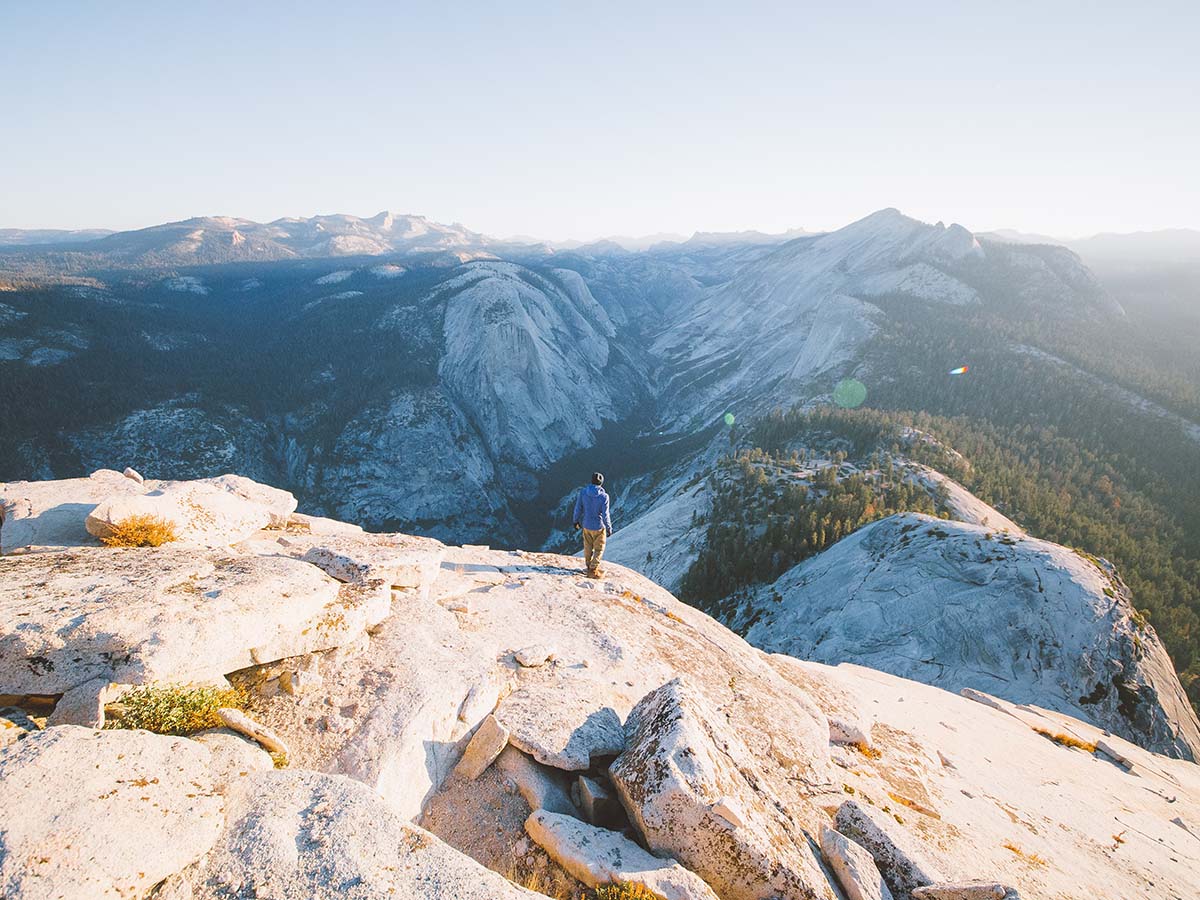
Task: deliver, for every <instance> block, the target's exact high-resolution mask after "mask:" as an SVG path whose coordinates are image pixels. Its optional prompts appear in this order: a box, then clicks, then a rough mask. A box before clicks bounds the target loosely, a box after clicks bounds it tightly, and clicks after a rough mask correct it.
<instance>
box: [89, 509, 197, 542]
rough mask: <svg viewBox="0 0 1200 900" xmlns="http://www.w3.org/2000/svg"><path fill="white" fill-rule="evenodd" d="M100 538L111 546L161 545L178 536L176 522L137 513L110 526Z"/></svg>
mask: <svg viewBox="0 0 1200 900" xmlns="http://www.w3.org/2000/svg"><path fill="white" fill-rule="evenodd" d="M109 532H110V533H109V534H108V535H107V536H106V537H103V538H101V539H100V540H101V541H103V542H104V543H105V544H107V545H108V546H109V547H161V546H162V545H163V544H168V543H170V542H171V541H174V540H176V539H177V538H178V535H177V534H176V531H175V523H174V522H172V521H171V520H170V519H164V518H163V517H162V516H152V515H135V516H128V517H126V518H124V519H121V520H120V521H119V522H114V523H113V524H112V525H110V526H109Z"/></svg>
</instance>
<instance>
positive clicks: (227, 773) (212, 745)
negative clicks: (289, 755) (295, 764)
mask: <svg viewBox="0 0 1200 900" xmlns="http://www.w3.org/2000/svg"><path fill="white" fill-rule="evenodd" d="M190 737H191V739H192V740H193V741H197V742H198V743H201V744H203V745H204V746H205V747H207V748H208V750H209V753H210V754H211V755H212V756H211V759H210V760H209V768H210V770H211V771H212V776H213V784H214V785H215V786H216V787H217V789H218V790H222V791H226V790H228V788H229V785H230V784H232V783H233V782H236V781H237V780H238V779H240V778H245V777H247V776H248V775H250V774H251V773H253V772H265V771H267V770H269V769H273V768H275V764H274V762H273V761H272V759H271V755H270V754H269V753H268V752H267V751H266V750H264V749H263V748H262V746H261V745H259V744H258V743H257V742H255V741H253V740H251V739H249V738H246V737H243V736H242V735H241V734H239V733H238V732H236V731H234V730H232V729H225V728H211V729H208V730H207V731H201V732H198V733H197V734H193V735H191V736H190Z"/></svg>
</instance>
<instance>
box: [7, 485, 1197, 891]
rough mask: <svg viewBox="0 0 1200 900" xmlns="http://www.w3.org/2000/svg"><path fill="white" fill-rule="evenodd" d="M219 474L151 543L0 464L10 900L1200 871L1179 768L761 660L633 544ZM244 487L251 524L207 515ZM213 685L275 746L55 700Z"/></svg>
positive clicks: (924, 887)
mask: <svg viewBox="0 0 1200 900" xmlns="http://www.w3.org/2000/svg"><path fill="white" fill-rule="evenodd" d="M118 479H122V481H118ZM124 482H128V485H126V484H125V483H124ZM174 484H175V485H179V483H174ZM220 484H221V485H224V487H218V486H217V485H214V484H213V483H209V482H194V483H188V484H186V485H183V486H179V487H177V488H175V490H176V491H181V492H183V493H185V494H186V495H187V496H188V497H191V498H192V499H193V500H194V503H193V505H192V507H191V508H190V509H191V514H193V515H194V516H195V517H196V518H197V519H200V520H207V519H212V520H213V521H229V522H230V523H235V524H236V527H233V525H231V526H230V528H229V530H226V531H221V530H220V529H219V528H217V527H216V526H214V527H213V528H209V529H208V530H207V531H198V530H193V531H190V532H188V533H187V534H186V535H185V537H184V539H183V540H181V541H179V542H177V543H176V544H174V545H171V544H168V545H164V547H160V548H156V549H152V548H129V549H120V548H111V547H105V546H102V545H100V544H99V542H98V540H97V538H96V537H95V536H93V535H92V534H90V533H89V531H88V530H87V528H86V527H85V525H86V522H87V520H88V516H89V514H91V513H94V512H95V511H96V508H97V507H102V506H103V505H104V504H105V503H109V505H110V506H111V505H113V504H114V503H118V502H119V503H126V502H128V500H129V498H131V497H135V498H139V499H138V500H137V501H136V503H138V504H144V505H147V506H153V504H154V503H156V502H157V503H158V504H159V507H158V508H159V509H160V510H161V511H162V512H163V513H164V514H167V515H172V514H178V513H177V510H178V509H179V507H178V505H177V504H175V503H174V501H173V500H172V495H171V493H170V492H168V491H167V490H165V488H163V487H162V486H160V485H155V484H139V483H138V482H137V481H136V480H135V479H133V478H132V477H125V476H121V475H119V474H117V473H98V474H97V475H95V476H93V477H92V478H89V479H80V480H76V481H73V482H49V483H41V484H39V483H30V482H26V483H17V484H13V485H2V486H0V501H2V505H0V508H3V510H4V516H5V517H4V522H3V526H2V527H3V531H0V539H2V540H4V541H5V543H4V544H3V547H4V554H5V555H4V556H3V557H0V572H2V575H3V577H2V578H0V606H2V607H3V609H4V615H3V616H0V623H3V624H0V693H2V694H4V695H5V698H4V702H6V703H9V704H12V706H11V707H10V708H9V709H6V710H5V712H4V718H3V720H2V721H3V723H4V725H5V728H4V729H3V730H2V731H0V740H3V742H4V743H5V744H6V746H5V747H4V748H3V749H0V775H2V777H0V803H2V804H3V807H4V808H5V809H6V810H8V811H9V813H8V815H6V816H5V817H4V819H3V820H2V821H0V848H3V849H0V884H3V890H4V893H5V895H6V896H13V897H50V896H54V897H65V898H74V897H78V898H85V897H86V898H94V897H105V896H111V897H118V896H120V897H150V896H154V897H158V898H163V897H166V898H173V900H182V898H214V900H215V898H218V897H227V896H245V895H254V896H273V897H280V898H297V900H299V898H302V897H303V898H308V897H330V898H332V897H335V896H338V897H341V896H348V897H354V898H357V897H362V898H367V897H376V896H381V895H387V896H397V897H408V898H433V897H451V896H453V897H480V898H483V897H492V898H497V897H513V898H516V897H527V896H539V895H540V894H538V893H534V892H532V891H530V890H528V889H526V888H523V887H521V886H519V885H518V884H516V883H514V881H516V882H525V883H528V884H536V885H538V886H539V887H540V888H541V889H542V890H543V891H544V892H546V893H549V894H552V895H554V896H575V895H581V892H583V891H584V890H586V886H588V885H596V884H602V883H604V882H606V881H628V882H637V883H639V884H642V885H644V886H645V887H646V888H648V889H649V890H650V892H651V893H652V895H654V896H658V897H662V898H668V900H675V898H685V897H687V898H703V900H711V897H712V896H714V895H715V896H720V897H722V898H763V900H765V898H767V897H789V898H791V897H796V898H799V897H804V898H814V897H820V898H835V897H841V896H886V894H884V893H883V892H884V891H888V892H890V894H891V895H892V896H894V897H902V898H907V897H920V896H925V897H944V896H958V897H962V896H968V897H973V896H989V894H987V893H981V892H983V891H990V890H993V889H999V890H1000V891H1001V894H994V893H993V894H992V896H1004V895H1006V892H1007V895H1014V896H1015V895H1017V894H1018V893H1019V896H1022V897H1046V898H1049V897H1061V896H1091V897H1112V898H1117V897H1121V898H1127V897H1137V896H1145V897H1166V896H1172V897H1185V896H1191V895H1193V894H1194V893H1195V892H1196V890H1197V889H1198V887H1200V884H1198V883H1197V881H1196V871H1197V866H1196V861H1197V859H1200V850H1198V848H1197V845H1196V842H1197V840H1200V828H1198V824H1197V823H1200V774H1198V772H1200V770H1197V768H1196V767H1195V766H1194V765H1193V764H1191V763H1185V762H1182V761H1178V760H1172V759H1169V758H1166V757H1163V756H1158V755H1155V754H1153V753H1150V752H1148V751H1146V750H1144V749H1142V748H1140V747H1137V746H1135V745H1133V744H1130V743H1128V742H1126V741H1124V740H1123V739H1121V738H1119V737H1116V736H1113V735H1108V734H1105V733H1103V732H1101V731H1100V730H1099V729H1097V728H1095V727H1093V726H1089V725H1086V724H1084V723H1082V722H1079V721H1078V720H1075V719H1071V718H1069V717H1067V716H1065V715H1062V714H1059V713H1053V712H1050V711H1047V710H1041V709H1038V708H1035V707H1032V706H1016V705H1014V704H1011V703H1008V702H1005V701H1002V700H998V699H996V698H993V697H990V696H988V695H985V694H982V693H971V695H970V696H969V697H960V696H956V695H954V694H950V693H947V692H945V691H943V690H940V689H938V688H934V687H930V686H926V685H920V684H917V683H914V682H911V681H906V680H904V679H902V678H898V677H895V676H892V675H887V674H884V673H881V672H877V671H874V670H870V669H865V668H862V667H858V666H846V665H843V666H838V667H833V668H831V667H828V666H823V665H820V664H817V663H810V662H803V661H799V660H796V659H793V658H791V657H787V656H780V655H772V654H767V653H764V652H762V651H760V650H757V649H755V648H753V647H751V646H750V645H748V644H747V643H746V642H745V641H743V640H742V639H740V638H739V637H737V636H736V635H734V634H733V633H732V632H730V631H728V630H727V629H725V628H724V627H722V626H721V625H719V624H718V623H716V622H715V621H713V620H712V619H710V618H708V617H707V616H705V615H703V614H702V613H700V612H698V611H697V610H694V609H691V608H689V607H687V606H684V605H683V604H681V603H679V602H678V601H677V600H675V599H674V598H673V597H672V596H671V595H670V594H668V593H667V592H666V591H664V590H662V589H661V588H659V587H658V586H656V585H654V584H653V583H651V582H649V581H648V580H646V579H645V578H643V577H642V576H639V575H637V574H636V573H633V572H631V571H629V570H626V569H624V568H622V567H619V566H612V567H610V572H609V573H608V575H607V576H606V577H605V578H604V579H602V580H601V581H599V582H596V581H590V580H587V579H585V578H583V577H582V572H581V570H580V565H579V563H578V561H576V560H573V559H570V558H567V557H561V556H555V555H551V554H537V553H525V552H509V551H494V550H490V549H488V548H486V547H448V546H445V545H443V544H440V543H438V542H436V541H431V540H428V539H413V538H407V537H404V536H402V535H371V534H366V533H364V532H362V531H361V530H359V529H357V528H355V527H354V526H349V525H344V524H342V523H335V522H331V521H329V520H322V519H314V518H311V517H307V516H303V515H300V514H298V513H295V512H293V511H291V510H288V507H289V506H291V504H290V503H288V502H284V503H283V504H282V506H279V505H276V504H277V503H278V501H279V499H280V498H279V497H278V494H277V493H275V492H273V491H271V489H268V488H264V487H261V486H257V485H255V486H254V488H251V487H249V486H248V485H246V484H245V483H243V481H242V480H234V479H232V478H226V479H224V480H223V481H220ZM230 486H236V487H238V488H239V489H240V490H239V491H238V492H235V491H232V490H229V487H230ZM185 487H186V491H184V488H185ZM217 491H219V492H220V493H216V492H217ZM225 495H228V496H225ZM229 497H236V498H237V499H236V501H235V505H237V504H241V503H245V504H249V505H251V506H257V507H258V509H259V512H260V518H261V519H262V520H263V524H262V525H261V526H255V527H252V526H254V525H255V523H253V522H251V521H250V519H249V518H248V517H232V518H228V519H223V518H222V517H221V516H220V515H219V513H220V510H221V505H222V504H228V503H229V502H230V501H229ZM218 501H220V502H219V503H218ZM138 508H139V509H142V508H146V506H139V507H138ZM238 508H239V509H242V507H240V506H238ZM284 510H287V511H286V512H285V511H284ZM242 511H245V510H244V509H243V510H242ZM272 516H275V518H272ZM93 518H96V519H99V518H100V517H98V516H94V517H93ZM182 524H186V522H185V523H182ZM6 533H7V537H6V538H5V537H4V535H5V534H6ZM30 536H34V537H36V538H37V540H36V541H33V540H26V541H23V542H22V543H18V541H17V538H18V537H30ZM185 559H186V560H190V562H185ZM193 576H195V577H193ZM151 607H156V608H157V609H158V611H159V614H158V617H157V618H155V619H153V621H151V620H148V619H147V618H146V617H145V614H144V613H140V612H138V611H139V610H146V609H149V608H151ZM335 610H336V611H340V612H341V613H342V617H343V620H339V621H334V618H335V617H334V616H330V615H329V614H330V613H332V612H333V611H335ZM314 617H315V624H313V623H314ZM235 623H236V624H235ZM121 629H123V630H121ZM209 633H211V634H218V633H219V634H221V635H222V636H223V638H224V640H223V641H215V640H214V641H209V640H208V639H207V638H206V634H209ZM231 636H234V637H236V639H237V640H236V641H235V642H234V643H233V644H232V645H230V641H229V638H230V637H231ZM139 637H140V638H141V642H140V643H139V640H138V639H139ZM185 645H186V647H187V648H188V650H189V651H190V652H187V653H185V652H183V651H182V648H183V647H184V646H185ZM117 646H119V647H120V648H121V649H120V651H119V652H114V648H115V647H117ZM56 654H57V655H56ZM196 679H206V680H207V681H208V682H209V683H220V684H228V683H233V684H235V685H240V686H242V687H243V688H245V689H247V690H249V691H250V701H249V705H248V707H247V709H246V710H245V711H244V713H242V714H241V715H242V716H243V717H248V718H249V720H250V722H251V723H252V727H248V728H246V730H247V731H249V732H250V733H252V734H255V735H258V736H259V740H268V738H266V737H265V736H267V735H269V736H272V737H271V738H269V740H271V741H272V743H274V742H275V741H278V742H279V743H280V745H283V746H286V748H287V751H288V758H287V761H286V762H287V768H286V769H283V770H278V771H271V770H268V769H266V768H265V766H264V765H263V760H264V759H265V753H263V752H262V751H260V750H258V749H256V746H255V744H254V743H252V742H251V740H250V739H248V738H246V737H244V736H241V735H239V734H237V733H236V732H215V733H209V734H196V735H193V736H192V737H167V736H161V735H155V734H150V733H148V732H144V731H132V730H121V729H116V730H113V729H112V728H107V729H98V728H97V727H95V726H96V725H98V724H100V723H98V722H96V721H95V720H94V718H93V719H92V720H91V721H89V722H87V723H85V724H78V723H76V722H72V721H69V720H70V719H72V718H76V717H78V716H80V715H81V712H80V711H86V709H87V704H80V705H78V706H77V705H76V704H75V703H74V702H68V701H71V700H73V699H74V698H73V696H72V692H75V693H76V694H78V692H79V691H81V690H82V691H83V692H84V693H87V694H88V695H89V696H92V698H93V712H95V706H96V705H97V704H99V711H100V712H101V713H102V714H103V713H104V712H105V710H106V709H107V711H109V712H110V713H112V712H115V708H114V707H113V705H112V701H113V699H114V698H119V696H120V695H121V693H122V692H123V691H127V690H129V689H130V688H131V687H133V686H137V685H141V684H146V683H152V682H153V683H164V682H165V683H170V682H179V681H185V680H196ZM118 705H119V704H118ZM51 710H52V712H50V716H51V720H50V721H47V719H46V718H45V717H44V716H45V714H46V712H47V711H51ZM56 713H57V714H58V716H57V718H55V714H56ZM101 718H103V716H101ZM228 721H230V722H231V723H232V724H234V725H235V726H237V725H238V723H239V721H240V720H239V719H236V718H234V717H230V718H229V720H228ZM55 722H57V723H55ZM108 724H109V725H110V726H111V725H112V724H114V723H113V722H111V721H110V722H109V723H108ZM117 724H119V722H118V723H117ZM1068 737H1070V738H1072V739H1073V740H1074V743H1073V744H1072V743H1070V742H1069V741H1068V740H1067V738H1068ZM464 754H466V758H467V759H468V760H470V762H469V763H464V762H463V760H464ZM35 797H38V798H47V797H48V798H50V802H44V800H38V801H37V802H35V801H34V798H35ZM147 810H153V811H154V812H153V814H152V815H149V816H148V815H147V814H146V813H147ZM97 823H100V825H101V827H96V826H97ZM829 829H833V830H835V831H836V832H837V833H839V834H840V835H841V838H840V839H839V840H833V839H831V836H829V835H826V836H825V837H824V839H822V835H823V832H824V831H827V830H829ZM822 848H826V849H825V850H824V851H823V850H822ZM855 848H857V849H855ZM851 856H852V857H853V860H854V863H853V865H850V864H848V863H847V862H846V860H847V859H849V858H850V857H851ZM872 867H873V868H872ZM489 870H491V871H489ZM506 876H507V877H506ZM970 882H973V883H970ZM964 883H966V884H964ZM953 891H958V893H953ZM963 891H967V893H962V892H963ZM971 891H974V892H975V893H970V892H971Z"/></svg>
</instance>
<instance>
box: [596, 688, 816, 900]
mask: <svg viewBox="0 0 1200 900" xmlns="http://www.w3.org/2000/svg"><path fill="white" fill-rule="evenodd" d="M626 730H627V732H628V744H629V746H628V749H627V750H626V751H625V753H623V754H622V755H621V756H620V757H618V758H617V760H616V762H614V763H613V764H612V766H611V767H610V769H609V771H610V774H611V775H612V779H613V782H614V783H615V784H616V786H617V790H618V791H619V792H620V794H621V799H622V801H623V802H624V804H625V808H626V809H627V810H629V814H630V817H631V818H632V820H633V822H634V824H635V826H636V827H637V828H638V830H639V831H640V832H641V833H642V835H643V836H644V837H645V839H646V842H647V844H648V846H649V847H650V849H651V850H652V851H654V852H655V853H661V854H670V855H672V856H674V857H675V858H677V859H678V860H679V861H680V862H682V863H683V864H684V865H685V866H687V867H688V868H689V869H691V870H692V871H694V872H696V873H697V874H698V875H700V877H701V878H703V879H704V880H705V881H706V882H708V884H709V885H711V886H712V887H713V889H714V890H715V891H716V892H717V893H718V894H719V895H720V896H721V897H722V898H727V900H743V898H744V900H767V898H775V897H777V898H785V900H787V898H805V900H809V898H814V897H822V898H824V897H828V898H832V897H833V893H832V891H831V890H830V888H829V884H828V882H827V881H826V879H825V875H824V874H823V873H822V871H821V868H820V866H819V864H818V862H817V860H816V859H814V857H813V854H812V851H811V849H810V847H809V843H808V840H809V839H808V837H807V836H806V834H805V833H804V831H803V829H802V828H801V827H800V826H799V824H798V823H797V822H796V821H795V820H793V819H792V818H791V817H789V816H788V815H787V814H786V813H784V812H783V809H784V808H785V807H784V804H783V802H782V801H781V799H780V798H778V797H776V796H775V795H774V794H773V793H772V792H771V791H770V790H769V789H768V788H767V785H766V780H765V779H764V778H763V776H762V775H761V773H760V772H759V765H760V764H759V763H758V762H757V761H756V760H755V758H754V756H753V754H752V753H751V752H750V750H749V749H748V748H747V747H746V745H745V744H744V743H743V742H742V741H741V740H740V739H739V737H738V735H737V734H736V732H735V731H734V730H733V729H732V728H730V726H729V723H728V722H727V721H726V720H725V717H724V716H723V715H721V714H720V713H718V712H717V711H716V710H715V709H713V708H712V707H710V706H709V705H708V704H707V703H705V701H704V700H703V699H702V698H701V697H700V696H699V695H698V694H697V692H695V691H694V690H692V689H690V688H689V687H687V686H686V685H685V684H684V683H683V682H682V681H680V680H675V681H672V682H670V683H668V684H666V685H664V686H663V687H661V688H659V689H658V690H656V691H654V692H652V693H651V694H649V695H647V696H646V698H645V699H643V700H642V701H641V702H640V703H639V704H638V705H637V707H635V708H634V710H633V712H632V713H630V716H629V721H628V722H627V723H626ZM718 803H724V804H725V805H726V806H727V807H728V806H729V805H735V806H736V807H737V808H738V809H739V810H740V811H741V812H740V814H738V815H737V816H736V818H738V819H741V820H742V821H741V822H739V823H734V822H731V821H730V820H729V818H728V817H726V816H722V815H720V814H719V813H714V812H713V809H712V808H713V806H714V805H716V804H718Z"/></svg>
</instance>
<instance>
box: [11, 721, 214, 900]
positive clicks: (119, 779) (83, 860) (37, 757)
mask: <svg viewBox="0 0 1200 900" xmlns="http://www.w3.org/2000/svg"><path fill="white" fill-rule="evenodd" d="M222 806H223V803H222V800H221V797H220V796H219V795H217V794H216V793H215V791H214V789H213V780H212V776H211V774H210V772H209V752H208V750H207V749H205V748H204V747H203V746H202V745H200V744H197V743H195V742H193V741H189V740H187V739H185V738H169V737H160V736H158V735H153V734H147V733H146V732H141V731H93V730H91V729H86V728H78V727H75V726H69V725H64V726H61V727H56V728H48V729H46V730H45V731H42V732H37V733H35V734H30V735H28V736H27V737H25V738H23V739H22V740H20V741H18V742H17V743H15V744H13V745H11V746H9V747H7V748H5V749H3V750H0V809H2V810H4V815H3V816H0V893H3V895H4V896H5V897H13V898H16V897H21V898H26V900H41V898H46V900H50V898H54V900H76V898H77V900H96V898H101V897H141V896H144V895H145V894H146V893H147V892H148V891H149V890H150V889H151V888H152V887H154V885H155V884H157V883H158V882H160V881H162V880H163V879H164V878H166V877H167V876H168V875H171V874H173V873H175V872H178V871H179V870H181V869H183V868H184V867H185V866H187V865H189V864H191V863H193V862H195V861H196V860H197V859H199V858H200V857H201V856H202V855H203V854H204V853H206V852H207V851H208V849H209V848H210V847H211V846H212V845H213V843H214V842H215V841H216V840H217V837H218V835H219V834H220V832H221V827H222V814H221V813H222Z"/></svg>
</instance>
